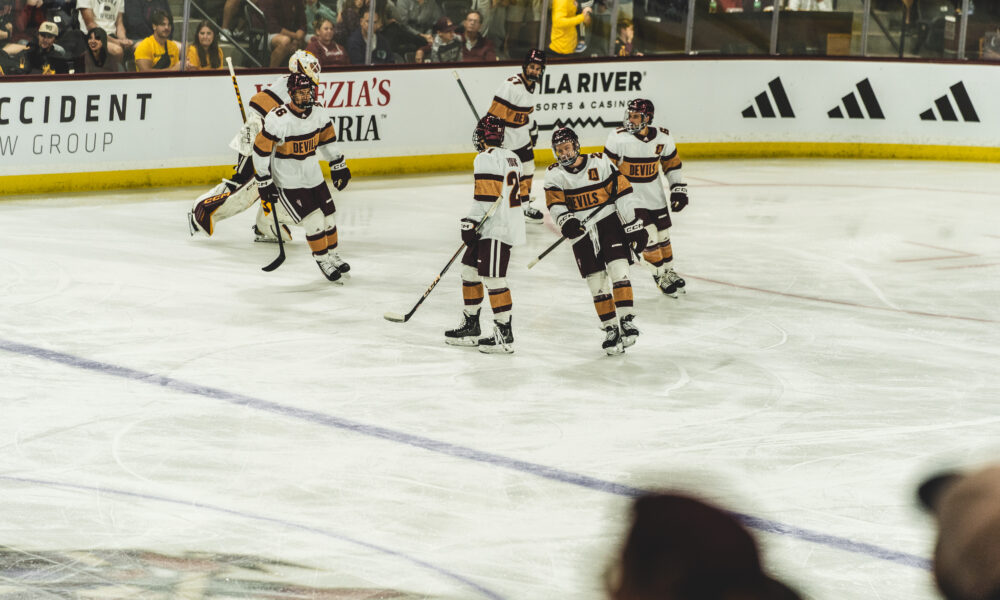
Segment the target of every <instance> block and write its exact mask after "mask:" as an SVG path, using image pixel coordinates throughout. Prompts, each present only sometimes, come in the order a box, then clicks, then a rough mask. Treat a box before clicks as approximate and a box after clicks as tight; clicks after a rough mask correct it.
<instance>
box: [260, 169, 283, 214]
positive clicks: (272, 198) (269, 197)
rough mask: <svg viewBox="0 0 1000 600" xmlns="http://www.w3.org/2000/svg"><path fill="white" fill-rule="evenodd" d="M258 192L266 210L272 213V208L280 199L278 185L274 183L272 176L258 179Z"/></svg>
mask: <svg viewBox="0 0 1000 600" xmlns="http://www.w3.org/2000/svg"><path fill="white" fill-rule="evenodd" d="M257 193H258V194H260V203H261V205H263V207H264V212H265V213H267V214H271V208H272V207H273V206H274V203H275V202H277V201H278V186H276V185H274V180H273V179H271V178H270V177H268V178H267V179H258V180H257Z"/></svg>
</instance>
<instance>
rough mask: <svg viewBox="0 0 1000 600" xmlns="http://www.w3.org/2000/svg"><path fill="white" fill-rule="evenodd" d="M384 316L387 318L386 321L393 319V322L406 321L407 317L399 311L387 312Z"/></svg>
mask: <svg viewBox="0 0 1000 600" xmlns="http://www.w3.org/2000/svg"><path fill="white" fill-rule="evenodd" d="M382 316H383V317H384V318H385V320H386V321H392V322H393V323H405V322H406V317H405V316H403V315H401V314H399V313H394V312H387V313H385V314H384V315H382Z"/></svg>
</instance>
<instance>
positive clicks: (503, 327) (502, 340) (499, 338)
mask: <svg viewBox="0 0 1000 600" xmlns="http://www.w3.org/2000/svg"><path fill="white" fill-rule="evenodd" d="M479 351H480V352H483V353H485V354H513V352H514V332H513V331H512V330H511V326H510V322H509V321H508V322H506V323H501V322H500V321H496V328H495V329H494V330H493V335H491V336H488V337H483V338H479Z"/></svg>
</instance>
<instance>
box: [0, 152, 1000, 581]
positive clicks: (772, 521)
mask: <svg viewBox="0 0 1000 600" xmlns="http://www.w3.org/2000/svg"><path fill="white" fill-rule="evenodd" d="M685 172H686V175H687V179H688V182H689V187H690V190H691V204H690V205H689V206H688V208H686V209H685V210H684V211H683V212H682V213H679V214H676V215H675V223H674V227H673V230H672V237H673V246H674V254H675V264H676V267H677V270H678V271H679V272H680V273H681V274H682V275H683V276H684V277H685V278H686V279H687V282H688V286H687V289H688V294H687V295H686V296H682V297H681V298H679V299H676V300H675V299H671V298H668V297H665V296H663V295H662V294H660V293H659V292H657V291H656V289H655V288H654V286H653V282H652V280H651V278H650V277H649V275H648V274H647V273H646V272H645V271H644V270H643V269H642V267H634V269H633V278H632V281H633V285H634V288H635V294H636V304H637V309H638V313H639V316H638V324H639V326H640V328H641V330H642V335H641V337H640V338H639V341H638V343H637V344H636V345H635V346H634V347H632V348H630V349H629V350H628V351H627V353H626V354H625V355H624V356H620V357H607V356H604V354H603V352H602V351H601V348H600V343H601V340H602V334H601V332H600V331H599V329H598V322H597V317H596V315H595V313H594V309H593V305H592V302H591V299H590V296H589V292H588V290H587V286H586V284H585V283H584V282H583V281H582V280H581V279H580V278H579V276H578V275H577V273H576V269H575V265H574V264H573V261H572V257H571V254H570V251H569V248H568V247H566V246H567V245H564V246H563V247H560V248H559V249H558V250H557V251H556V252H554V253H553V254H552V255H550V256H549V257H548V258H546V259H545V260H544V261H542V262H541V263H540V264H539V265H538V266H537V267H535V268H534V269H532V270H531V271H528V270H527V269H526V268H525V265H526V263H527V262H528V261H529V260H530V259H531V258H533V257H534V256H535V255H537V254H538V252H540V251H541V250H542V249H543V248H545V247H546V246H547V245H548V244H550V243H551V242H553V241H555V239H556V236H555V234H554V233H553V232H552V230H550V229H549V228H548V227H546V226H538V225H529V232H528V244H527V246H526V247H524V248H519V249H516V250H515V253H514V257H513V259H512V265H513V266H512V273H511V274H510V277H509V281H510V287H511V290H512V293H513V297H514V321H513V323H514V335H515V338H516V342H515V345H516V353H515V354H514V355H512V356H498V355H493V356H488V355H483V354H479V353H478V352H476V351H475V350H470V349H464V348H455V347H450V346H447V345H445V344H444V343H443V337H442V332H443V330H444V329H446V328H451V327H454V326H455V325H456V324H458V322H459V318H460V310H461V293H460V279H459V275H458V269H457V268H453V269H452V270H451V271H449V272H448V274H447V275H446V276H445V278H444V279H443V281H442V282H441V284H440V285H439V286H438V288H437V289H436V290H435V291H434V292H433V294H432V295H431V296H430V297H429V298H428V300H427V301H426V302H425V303H424V305H423V306H422V307H421V308H420V310H419V311H418V312H417V313H416V315H415V316H414V318H413V319H412V320H411V321H410V322H409V323H406V324H395V323H389V322H387V321H385V320H383V318H382V314H383V313H384V312H386V311H394V312H400V313H404V312H406V311H407V310H409V308H410V307H411V306H412V305H413V304H414V303H415V302H416V301H417V299H418V298H419V297H420V295H421V294H422V293H423V291H424V289H425V288H426V287H427V285H428V284H429V283H430V282H431V280H432V279H433V278H434V276H435V275H436V274H437V273H438V271H439V270H440V269H441V268H442V267H443V266H444V264H445V262H446V261H447V259H448V257H449V256H450V255H451V253H452V252H454V251H455V250H456V249H457V247H458V244H459V243H460V240H459V235H458V220H459V218H460V217H461V216H463V215H464V214H465V211H466V210H467V206H468V204H469V203H470V202H471V200H470V195H471V182H472V178H471V175H469V174H457V175H443V176H420V177H399V178H379V179H374V178H368V179H362V178H358V179H355V180H354V181H352V183H351V185H350V187H349V188H348V189H347V190H346V191H345V192H343V193H340V194H335V198H336V200H337V205H338V213H337V214H338V217H339V221H338V224H339V229H340V240H341V256H342V257H344V258H345V259H346V260H348V261H349V262H350V263H351V265H352V267H353V270H352V277H351V279H350V280H349V281H348V282H347V284H346V285H344V286H336V285H333V284H330V283H328V282H326V281H325V280H324V279H323V278H322V276H321V273H320V271H319V269H318V268H317V267H316V265H315V263H314V261H313V260H312V259H311V257H310V256H309V253H308V250H307V247H306V245H305V244H304V241H303V239H304V236H303V235H302V232H301V230H296V231H295V232H294V234H295V239H294V241H293V242H292V243H291V244H290V245H288V246H287V251H288V259H287V261H286V262H285V264H284V266H282V267H281V268H279V269H278V270H277V271H275V272H273V273H264V272H262V271H261V269H260V267H261V266H263V265H265V264H267V263H268V262H270V261H271V260H272V259H273V258H274V256H275V255H276V250H277V249H276V247H275V246H273V245H267V244H254V243H252V242H251V241H250V240H251V236H250V232H249V227H250V225H251V223H252V220H253V213H252V211H248V212H246V213H244V214H241V215H238V216H237V217H234V218H232V219H230V220H227V221H224V222H221V223H219V224H218V227H217V230H216V234H215V236H214V237H213V238H211V239H209V238H204V237H200V238H191V237H189V236H188V231H187V225H186V223H185V212H186V211H187V210H188V208H189V207H190V205H191V202H192V200H193V198H194V197H195V196H197V195H198V194H199V193H200V192H201V191H202V190H201V189H195V188H184V189H153V190H139V191H123V192H111V193H95V194H87V195H76V194H74V195H66V196H64V197H57V198H25V197H15V198H10V199H5V200H2V201H0V226H2V233H0V314H2V317H0V380H2V385H0V449H2V451H0V513H2V514H3V517H4V518H3V519H2V520H0V598H32V599H34V598H43V599H44V598H67V597H72V598H126V597H127V598H278V597H280V598H359V599H360V598H434V599H458V598H469V599H473V598H504V599H519V600H520V599H524V600H541V599H552V598H574V599H576V600H597V599H600V598H602V597H603V594H604V592H603V577H604V573H605V571H606V569H607V567H608V564H609V561H610V558H611V556H612V554H613V553H614V551H615V550H616V548H617V545H618V541H619V538H620V535H621V533H622V530H623V527H624V526H625V523H626V517H627V508H628V503H629V497H630V496H631V495H632V494H634V493H637V491H638V490H641V489H655V488H680V489H686V490H693V491H695V492H697V493H699V494H700V495H702V496H704V497H707V498H709V499H711V500H714V501H717V502H719V503H722V504H724V505H725V506H727V507H729V508H731V509H733V510H734V511H736V512H738V513H739V514H741V515H743V516H744V517H745V518H746V519H747V522H748V523H750V524H751V525H752V526H753V527H754V528H755V531H756V532H757V533H758V536H759V539H760V540H761V544H762V547H763V549H764V552H765V556H766V561H767V564H768V566H769V567H770V568H771V569H772V570H773V571H774V572H775V573H776V574H778V575H779V576H782V577H784V578H786V579H787V580H788V581H790V582H791V583H793V584H794V585H796V586H798V587H799V588H800V589H801V590H802V591H803V592H804V593H805V594H806V595H807V596H808V597H810V598H816V599H822V600H846V599H857V600H861V599H866V600H868V599H877V598H906V599H908V600H924V599H931V598H935V597H936V595H935V592H934V590H933V586H932V583H931V578H930V573H929V571H928V564H929V563H928V559H929V557H930V553H931V548H932V542H933V523H932V522H931V520H930V519H929V518H928V517H926V516H925V515H923V514H921V513H920V511H919V510H918V509H917V508H916V506H915V504H914V501H913V487H914V485H915V484H917V483H918V482H919V481H920V479H921V478H922V477H923V476H925V475H927V474H928V473H930V472H931V471H933V470H934V469H936V468H939V467H941V466H951V465H955V464H970V463H977V462H980V461H983V460H988V459H996V458H997V457H998V455H1000V398H998V395H997V391H998V388H1000V386H998V382H1000V374H998V368H997V365H998V364H1000V347H998V339H1000V337H998V333H1000V331H998V329H1000V327H998V323H1000V310H998V306H1000V277H998V271H1000V228H998V227H997V225H998V224H1000V169H997V168H996V166H995V165H980V164H962V163H933V162H892V161H800V160H794V161H793V160H771V161H738V162H737V161H689V162H687V163H686V164H685ZM540 188H541V185H540V182H539V181H536V185H535V189H536V192H540ZM487 312H488V309H487ZM486 323H487V320H486V319H485V318H484V325H485V324H486Z"/></svg>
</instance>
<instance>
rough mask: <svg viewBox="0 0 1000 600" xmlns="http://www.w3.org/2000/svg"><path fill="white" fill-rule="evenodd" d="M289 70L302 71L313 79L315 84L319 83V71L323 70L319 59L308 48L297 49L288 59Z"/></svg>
mask: <svg viewBox="0 0 1000 600" xmlns="http://www.w3.org/2000/svg"><path fill="white" fill-rule="evenodd" d="M288 70H289V71H291V72H292V73H302V74H303V75H306V76H308V77H309V79H312V82H313V83H314V84H315V85H319V72H320V71H321V70H322V69H321V67H320V65H319V60H318V59H317V58H316V56H315V55H313V53H312V52H309V51H307V50H296V51H295V53H294V54H292V57H291V58H289V59H288Z"/></svg>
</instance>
